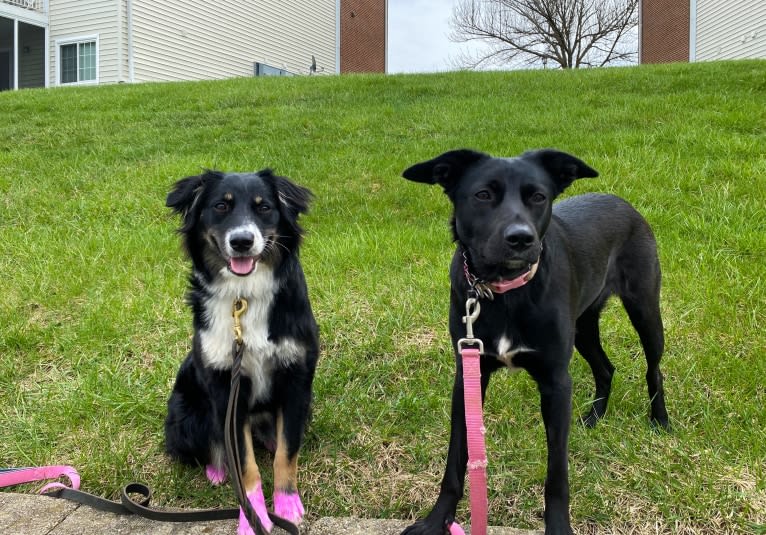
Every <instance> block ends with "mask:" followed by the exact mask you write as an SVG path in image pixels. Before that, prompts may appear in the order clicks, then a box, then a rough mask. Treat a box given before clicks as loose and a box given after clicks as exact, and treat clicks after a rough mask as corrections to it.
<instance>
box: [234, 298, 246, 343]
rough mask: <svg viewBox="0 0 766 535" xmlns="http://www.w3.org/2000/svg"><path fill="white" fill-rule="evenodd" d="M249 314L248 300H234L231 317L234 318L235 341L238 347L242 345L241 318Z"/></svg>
mask: <svg viewBox="0 0 766 535" xmlns="http://www.w3.org/2000/svg"><path fill="white" fill-rule="evenodd" d="M245 312H247V299H244V298H242V297H240V298H238V299H235V300H234V307H233V308H232V311H231V315H232V316H233V317H234V339H235V340H236V341H237V344H238V345H242V322H241V321H240V319H239V318H240V317H241V316H242V314H244V313H245Z"/></svg>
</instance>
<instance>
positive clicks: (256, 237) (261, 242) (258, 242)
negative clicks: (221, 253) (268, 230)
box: [224, 223, 266, 256]
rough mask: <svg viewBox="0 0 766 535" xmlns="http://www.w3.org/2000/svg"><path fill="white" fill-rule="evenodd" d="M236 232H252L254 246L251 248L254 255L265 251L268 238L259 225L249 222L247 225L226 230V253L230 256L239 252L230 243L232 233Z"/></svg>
mask: <svg viewBox="0 0 766 535" xmlns="http://www.w3.org/2000/svg"><path fill="white" fill-rule="evenodd" d="M236 232H250V233H251V234H252V235H253V247H252V248H251V249H250V252H251V253H252V255H253V256H255V255H259V254H261V253H262V252H263V249H264V248H265V247H266V240H265V239H264V237H263V234H261V231H260V229H259V228H258V226H257V225H255V224H254V223H248V224H247V225H240V226H238V227H234V228H232V229H229V230H228V231H227V232H226V235H225V236H224V242H225V245H224V248H225V249H226V251H225V252H226V254H227V255H229V256H236V255H237V254H239V253H237V252H236V251H235V250H234V249H232V248H231V245H230V243H229V239H230V238H231V235H232V234H234V233H236Z"/></svg>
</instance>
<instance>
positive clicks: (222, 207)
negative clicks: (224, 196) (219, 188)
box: [213, 202, 229, 212]
mask: <svg viewBox="0 0 766 535" xmlns="http://www.w3.org/2000/svg"><path fill="white" fill-rule="evenodd" d="M213 208H215V209H216V211H218V212H225V211H226V210H228V209H229V205H228V204H226V203H225V202H219V203H216V204H215V206H213Z"/></svg>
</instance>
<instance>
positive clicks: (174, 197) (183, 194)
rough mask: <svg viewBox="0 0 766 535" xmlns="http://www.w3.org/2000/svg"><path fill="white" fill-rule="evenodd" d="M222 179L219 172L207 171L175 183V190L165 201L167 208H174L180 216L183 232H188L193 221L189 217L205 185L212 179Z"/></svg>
mask: <svg viewBox="0 0 766 535" xmlns="http://www.w3.org/2000/svg"><path fill="white" fill-rule="evenodd" d="M216 178H221V173H219V172H218V171H210V170H206V171H205V173H203V174H201V175H194V176H187V177H186V178H182V179H181V180H179V181H178V182H176V183H175V185H174V186H173V189H172V190H170V193H168V197H167V199H166V200H165V206H167V207H168V208H172V209H173V211H174V212H176V213H177V214H180V216H181V219H183V222H184V225H183V226H182V227H181V230H182V231H183V230H186V229H187V227H189V225H191V224H192V221H191V219H192V218H190V217H189V215H190V214H191V213H192V212H193V209H194V207H195V206H196V204H197V201H198V200H199V197H200V193H201V192H202V190H203V189H204V188H205V183H206V182H207V181H209V180H211V179H216Z"/></svg>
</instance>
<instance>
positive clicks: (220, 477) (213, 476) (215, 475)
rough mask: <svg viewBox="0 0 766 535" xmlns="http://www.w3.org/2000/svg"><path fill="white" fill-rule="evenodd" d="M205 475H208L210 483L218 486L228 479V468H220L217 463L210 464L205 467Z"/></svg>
mask: <svg viewBox="0 0 766 535" xmlns="http://www.w3.org/2000/svg"><path fill="white" fill-rule="evenodd" d="M205 475H206V476H207V480H208V481H210V483H212V484H213V485H215V486H218V485H220V484H221V483H223V482H224V481H226V468H224V467H220V468H218V467H217V466H215V465H212V464H209V465H207V466H206V467H205Z"/></svg>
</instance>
